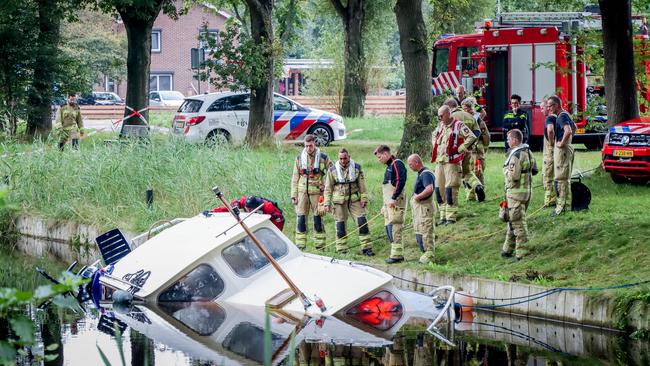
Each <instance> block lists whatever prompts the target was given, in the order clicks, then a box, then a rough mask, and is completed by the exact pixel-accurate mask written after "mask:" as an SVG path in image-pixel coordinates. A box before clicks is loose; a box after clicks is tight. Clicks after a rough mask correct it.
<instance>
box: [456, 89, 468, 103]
mask: <svg viewBox="0 0 650 366" xmlns="http://www.w3.org/2000/svg"><path fill="white" fill-rule="evenodd" d="M466 97H467V93H465V87H464V86H462V85H458V86H457V87H456V88H455V89H454V96H453V98H454V100H455V101H456V103H457V104H458V105H460V102H462V101H463V100H464V99H465V98H466Z"/></svg>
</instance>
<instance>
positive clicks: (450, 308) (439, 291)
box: [427, 286, 456, 347]
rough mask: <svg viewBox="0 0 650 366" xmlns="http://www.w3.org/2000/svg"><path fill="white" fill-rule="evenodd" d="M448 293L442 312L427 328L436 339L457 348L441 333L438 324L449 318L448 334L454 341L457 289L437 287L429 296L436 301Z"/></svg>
mask: <svg viewBox="0 0 650 366" xmlns="http://www.w3.org/2000/svg"><path fill="white" fill-rule="evenodd" d="M444 291H447V292H448V295H447V300H446V301H445V303H444V305H443V306H442V308H441V309H440V312H439V313H438V315H437V316H436V318H435V319H434V320H433V322H431V324H429V327H428V328H427V331H428V332H429V333H431V335H433V336H434V337H436V338H438V339H440V340H441V341H443V342H445V343H447V344H448V345H450V346H452V347H455V346H456V345H455V344H454V343H453V342H452V341H450V340H449V339H448V338H447V337H445V336H444V335H443V334H442V333H441V332H440V329H439V328H438V323H439V322H440V320H442V318H443V317H446V318H447V327H448V331H449V332H448V333H449V337H450V338H452V339H453V331H454V320H455V313H454V299H455V295H456V289H455V288H454V286H440V287H436V288H435V289H433V291H431V292H429V296H431V298H432V299H433V300H434V302H435V300H436V299H437V298H438V297H440V296H442V295H443V292H444Z"/></svg>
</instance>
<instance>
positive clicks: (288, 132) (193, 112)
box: [172, 92, 346, 145]
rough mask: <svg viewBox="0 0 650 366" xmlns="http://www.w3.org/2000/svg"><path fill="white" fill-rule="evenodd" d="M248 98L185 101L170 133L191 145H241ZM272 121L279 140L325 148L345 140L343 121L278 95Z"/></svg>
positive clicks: (244, 95) (202, 97)
mask: <svg viewBox="0 0 650 366" xmlns="http://www.w3.org/2000/svg"><path fill="white" fill-rule="evenodd" d="M249 109H250V94H249V93H248V92H244V93H242V92H239V93H235V92H224V93H213V94H203V95H197V96H193V97H188V98H187V99H185V102H184V103H183V104H182V105H181V106H180V108H178V112H177V113H176V115H175V116H174V120H173V121H172V133H173V134H174V135H177V136H182V137H183V138H185V139H186V140H188V141H192V142H203V141H207V142H219V143H225V142H231V143H241V142H242V141H243V140H244V138H245V137H246V129H247V128H248V114H249ZM273 120H274V121H275V122H274V131H275V137H276V139H278V140H285V141H286V140H288V141H293V140H295V141H302V139H303V138H304V137H305V135H306V134H308V133H311V134H313V135H315V137H316V143H317V144H319V145H327V144H329V143H330V142H332V141H334V140H342V139H345V137H346V135H345V125H344V124H343V118H342V117H341V116H339V115H337V114H334V113H329V112H325V111H321V110H318V109H314V108H309V107H306V106H303V105H301V104H300V103H297V102H295V101H293V100H291V99H288V98H286V97H284V96H282V95H280V94H274V95H273Z"/></svg>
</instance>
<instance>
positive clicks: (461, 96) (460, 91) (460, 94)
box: [453, 85, 487, 120]
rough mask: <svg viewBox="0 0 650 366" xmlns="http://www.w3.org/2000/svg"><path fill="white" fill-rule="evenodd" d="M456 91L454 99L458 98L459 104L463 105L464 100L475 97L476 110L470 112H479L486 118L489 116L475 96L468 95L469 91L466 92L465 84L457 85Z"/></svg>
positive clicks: (457, 102)
mask: <svg viewBox="0 0 650 366" xmlns="http://www.w3.org/2000/svg"><path fill="white" fill-rule="evenodd" d="M454 93H455V95H454V97H453V98H454V100H456V104H458V105H463V104H462V102H463V100H465V99H467V98H473V99H474V106H473V108H474V111H473V112H469V113H471V114H474V113H478V114H479V115H480V116H481V119H482V120H485V118H486V117H487V112H486V111H485V108H483V107H481V105H480V104H478V103H477V102H476V98H474V97H472V96H469V97H468V96H467V93H466V92H465V87H464V86H462V85H458V86H457V87H456V89H454ZM463 109H464V108H463Z"/></svg>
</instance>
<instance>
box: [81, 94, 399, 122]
mask: <svg viewBox="0 0 650 366" xmlns="http://www.w3.org/2000/svg"><path fill="white" fill-rule="evenodd" d="M292 99H293V100H295V101H296V102H298V103H300V104H303V105H305V106H308V107H311V108H317V109H322V110H324V111H328V112H333V113H340V111H339V110H338V107H337V105H338V100H337V99H338V98H337V97H335V96H321V97H312V96H296V97H292ZM176 109H177V107H149V110H150V111H163V112H174V111H176ZM405 111H406V97H405V96H403V95H401V96H388V97H386V96H376V95H369V96H367V97H366V109H365V113H366V116H400V115H404V112H405ZM81 114H82V115H83V117H84V119H110V120H117V119H121V118H122V116H124V106H123V105H90V106H86V105H84V106H81Z"/></svg>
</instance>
